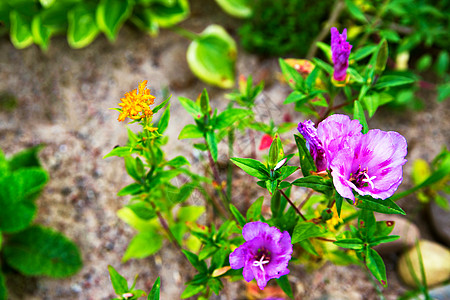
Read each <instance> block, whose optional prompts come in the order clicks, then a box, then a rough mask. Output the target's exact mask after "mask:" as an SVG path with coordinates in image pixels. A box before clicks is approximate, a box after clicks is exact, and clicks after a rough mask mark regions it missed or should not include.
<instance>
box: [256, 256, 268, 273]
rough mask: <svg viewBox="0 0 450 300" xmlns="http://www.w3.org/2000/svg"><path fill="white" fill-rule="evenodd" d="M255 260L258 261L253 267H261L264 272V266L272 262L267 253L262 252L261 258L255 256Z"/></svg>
mask: <svg viewBox="0 0 450 300" xmlns="http://www.w3.org/2000/svg"><path fill="white" fill-rule="evenodd" d="M258 252H259V251H258ZM255 258H256V260H255V261H254V262H253V266H254V267H259V268H260V269H261V271H262V272H264V265H265V264H268V263H269V262H270V256H268V255H267V253H266V251H262V254H261V256H258V255H255Z"/></svg>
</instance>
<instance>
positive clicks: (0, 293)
mask: <svg viewBox="0 0 450 300" xmlns="http://www.w3.org/2000/svg"><path fill="white" fill-rule="evenodd" d="M5 281H6V280H5V276H4V275H3V273H2V272H0V299H8V290H7V289H6V282H5Z"/></svg>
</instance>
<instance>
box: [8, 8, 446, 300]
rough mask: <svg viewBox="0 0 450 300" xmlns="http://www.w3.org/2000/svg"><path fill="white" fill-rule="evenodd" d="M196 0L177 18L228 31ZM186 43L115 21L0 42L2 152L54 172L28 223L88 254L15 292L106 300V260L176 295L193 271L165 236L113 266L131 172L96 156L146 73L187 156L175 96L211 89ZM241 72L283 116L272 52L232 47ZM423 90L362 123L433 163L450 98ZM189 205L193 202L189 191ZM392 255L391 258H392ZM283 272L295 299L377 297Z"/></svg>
mask: <svg viewBox="0 0 450 300" xmlns="http://www.w3.org/2000/svg"><path fill="white" fill-rule="evenodd" d="M194 2H195V1H194ZM196 3H197V4H194V7H193V16H192V18H191V19H190V20H189V21H188V22H185V24H184V25H185V26H186V27H188V28H191V29H193V30H194V31H197V32H200V31H201V30H203V29H204V27H205V26H206V24H209V23H212V22H213V21H214V22H216V23H219V24H223V25H224V26H225V27H226V28H227V29H228V30H230V32H232V33H234V32H235V28H236V24H235V20H233V19H231V18H229V17H227V16H226V15H224V14H223V13H222V12H220V11H218V12H217V13H216V14H213V15H208V16H206V15H204V14H202V11H201V10H200V9H199V7H200V5H199V4H198V2H196ZM211 5H212V4H209V6H211ZM212 8H213V9H217V8H215V7H212ZM210 9H211V7H210ZM188 43H189V42H188V41H186V40H185V39H183V38H181V37H179V36H177V35H175V34H174V33H171V32H169V31H165V30H163V31H162V32H161V34H160V36H159V37H157V38H151V37H149V36H146V35H144V34H143V33H141V32H138V31H137V30H135V29H134V28H132V27H130V26H125V27H124V28H122V30H121V32H120V34H119V38H118V40H117V41H116V43H114V44H110V43H109V42H108V41H107V40H106V39H105V38H104V37H103V36H101V37H99V38H97V39H96V41H95V42H94V43H93V44H92V45H90V46H89V47H87V48H85V49H81V50H73V49H70V48H69V46H68V45H67V42H66V41H65V39H64V37H55V38H52V41H51V46H50V49H49V51H48V53H46V54H43V53H42V52H41V51H40V50H39V49H38V48H37V47H36V46H32V47H29V48H27V49H25V50H16V49H14V47H13V46H12V45H11V43H10V42H9V40H8V39H7V38H6V37H3V38H2V39H0V53H1V54H0V92H8V93H11V94H13V95H14V96H15V97H16V98H17V101H18V107H17V108H16V109H15V110H13V111H12V112H7V111H0V147H1V148H2V149H3V151H4V152H5V153H6V154H12V153H15V152H17V151H20V150H22V149H24V148H27V147H29V146H32V145H37V144H40V143H43V144H45V145H46V147H45V148H44V149H43V150H42V152H41V155H40V157H41V160H42V163H43V165H44V167H45V168H46V169H47V170H48V172H49V174H50V178H51V179H50V181H49V183H48V185H47V186H46V188H45V190H44V192H43V194H42V196H41V197H40V198H39V200H38V204H39V214H38V217H37V219H36V222H37V223H40V224H43V225H45V226H50V227H53V228H55V229H57V230H59V231H62V232H64V233H65V234H66V235H67V236H69V237H70V238H71V239H73V240H74V241H75V242H76V243H77V244H78V245H79V247H80V249H81V252H82V257H83V261H84V267H83V269H82V270H81V271H80V272H79V273H78V274H77V275H75V276H73V277H71V278H68V279H64V280H54V279H49V278H25V277H23V276H21V275H19V274H11V275H10V276H8V288H9V289H10V298H11V299H110V298H113V297H114V292H113V289H112V286H111V284H110V281H109V276H108V271H107V266H108V265H109V264H111V265H113V266H114V267H116V269H117V270H118V271H119V272H120V273H121V274H123V275H124V276H125V277H126V278H127V279H129V280H130V281H131V280H132V278H134V275H135V274H139V278H140V279H139V280H138V284H137V286H138V287H139V288H142V289H144V290H150V288H151V286H152V285H153V282H154V280H155V279H156V278H157V276H161V279H162V292H161V299H178V298H179V295H180V294H181V292H182V291H183V289H184V287H183V283H184V282H185V281H186V280H188V279H189V278H190V277H191V276H192V275H193V274H194V270H193V269H192V268H191V267H190V266H188V265H187V264H186V263H185V261H184V259H182V258H180V256H179V253H177V252H176V251H175V250H174V249H172V248H171V247H170V245H169V243H168V242H167V241H165V244H164V245H165V247H164V248H163V249H162V250H161V251H160V252H159V253H158V254H157V255H155V256H153V257H150V258H148V259H142V260H130V261H129V262H127V263H125V264H121V263H120V261H121V257H122V255H123V253H124V251H125V249H126V247H127V245H128V242H129V241H130V239H131V238H132V236H133V235H134V231H133V229H132V228H130V227H129V226H128V225H126V224H125V223H123V222H122V221H121V220H120V219H119V218H118V217H117V216H116V211H117V210H118V209H120V208H121V207H123V205H124V204H126V203H127V200H128V199H127V198H126V197H122V198H120V197H117V196H116V194H117V191H118V190H119V189H120V188H121V187H123V186H125V185H126V184H128V183H130V179H129V177H128V175H127V174H126V172H125V169H124V167H123V162H122V160H121V159H119V158H108V159H102V157H103V156H104V155H105V154H106V153H108V152H109V151H110V150H111V149H112V148H113V147H114V146H116V145H124V144H125V143H126V140H127V136H126V127H125V125H124V124H123V123H119V122H117V121H116V119H117V112H115V111H112V110H109V108H111V107H115V106H116V105H117V103H118V102H119V99H120V97H121V96H122V95H123V94H124V93H125V92H127V91H129V90H131V89H133V88H135V87H136V85H137V83H138V82H139V81H142V80H144V79H147V80H148V81H149V86H150V88H151V89H152V94H154V95H155V96H156V97H157V99H160V100H161V97H162V90H163V88H168V89H169V92H170V93H171V94H172V101H171V105H172V107H171V114H172V118H171V122H170V124H169V129H168V132H167V133H168V135H169V136H170V143H169V145H168V146H167V148H166V152H167V155H168V157H169V158H170V157H175V156H177V155H179V154H181V153H184V154H185V155H186V156H187V157H188V158H190V159H193V154H192V153H186V150H185V149H189V147H188V146H187V145H188V144H189V141H178V140H177V136H178V133H179V131H180V130H181V128H182V127H183V126H184V125H185V124H188V123H191V122H192V121H191V119H190V117H189V116H188V115H187V114H186V113H185V112H184V110H183V109H182V107H181V105H180V104H179V102H178V101H177V97H178V96H184V97H188V98H191V99H192V98H195V97H196V96H197V94H198V93H199V92H201V90H202V89H203V88H204V87H207V86H206V85H205V84H204V83H202V82H200V81H199V80H197V79H196V78H195V77H194V76H193V75H192V74H191V73H190V71H189V69H188V67H187V64H186V60H185V51H186V49H187V46H188ZM237 71H238V73H243V74H244V75H249V74H254V76H256V77H257V78H263V79H265V80H266V81H267V82H268V83H269V84H268V86H269V87H268V89H267V90H266V91H265V93H264V97H262V99H260V100H259V102H258V115H259V117H260V118H261V120H264V119H266V118H267V117H268V116H269V115H271V116H272V117H274V118H275V119H276V120H280V119H281V117H282V115H283V114H284V113H285V112H286V111H289V109H290V108H282V107H281V103H282V102H283V100H284V98H285V97H286V95H287V92H288V89H286V88H285V87H282V86H280V85H279V84H278V83H276V82H275V83H274V84H271V83H272V82H274V78H275V77H276V75H275V72H278V67H277V60H276V59H261V58H258V57H255V56H253V55H250V54H246V53H244V52H243V51H240V53H239V59H238V64H237ZM207 88H208V91H209V93H210V95H211V98H212V101H213V106H215V107H218V108H219V109H220V108H222V107H224V105H225V104H226V101H225V98H224V97H223V94H224V91H221V90H218V89H216V88H211V87H207ZM424 96H425V97H426V99H425V109H424V110H423V111H421V112H420V113H412V112H410V111H403V112H397V113H395V112H391V111H389V110H388V109H382V110H381V111H380V112H378V113H377V114H376V117H375V118H374V119H373V120H371V121H370V122H369V126H370V127H371V128H380V129H383V130H395V131H398V132H400V133H401V134H403V135H404V136H405V137H406V139H407V140H408V144H409V154H408V157H407V158H408V160H409V162H412V161H413V160H414V159H415V158H423V159H426V160H428V161H430V160H431V159H432V158H433V157H434V156H435V155H436V154H437V153H438V152H439V150H440V147H441V145H443V144H446V145H447V146H448V145H449V141H450V138H449V128H450V126H449V119H450V118H449V117H450V116H449V107H448V101H447V103H442V104H438V103H436V100H435V95H433V94H431V95H430V94H424ZM292 117H293V120H295V121H300V120H303V117H301V116H299V115H296V114H292ZM240 149H241V150H240V153H238V154H239V155H241V156H245V155H247V154H248V153H247V152H248V150H247V149H246V148H245V147H240ZM410 171H411V164H409V163H408V164H407V165H406V166H405V173H406V175H405V178H406V179H405V184H404V186H402V188H405V187H406V186H408V184H409V183H408V182H409V181H408V179H407V178H408V174H409V173H410ZM189 201H192V202H198V201H200V200H199V199H195V197H194V199H190V200H189ZM412 201H414V199H413V198H407V199H405V200H402V201H401V202H400V203H399V204H400V206H402V205H405V206H406V207H409V206H411V204H408V202H409V203H411V202H412ZM419 223H420V221H419ZM422 223H426V222H425V221H423V222H422ZM424 231H425V235H427V234H428V235H429V233H427V230H426V229H424ZM390 260H392V261H395V255H394V256H393V257H390V258H388V261H390ZM393 268H394V264H393V263H391V264H388V272H389V276H390V278H389V283H390V287H389V288H388V289H386V290H385V291H384V294H385V296H386V297H387V298H388V299H395V298H396V297H397V296H398V295H399V294H401V293H402V292H404V291H405V287H403V286H402V285H401V283H399V281H398V279H397V278H396V275H395V272H393ZM291 274H292V275H293V276H291V277H290V279H291V281H292V283H293V285H294V286H295V288H296V290H297V295H298V299H375V298H377V297H376V295H375V290H374V288H373V286H372V284H371V283H370V282H369V281H368V279H367V277H366V275H365V273H364V272H363V271H362V270H360V269H359V268H358V267H355V266H353V267H337V266H333V265H328V264H327V265H325V266H323V267H322V268H320V269H319V270H316V271H314V272H307V271H306V270H305V268H304V267H302V266H294V267H293V270H292V271H291ZM225 290H226V292H225V293H224V294H223V296H221V297H220V298H219V297H217V299H244V298H245V297H244V296H243V295H244V294H243V291H244V286H243V285H242V284H240V283H232V284H229V283H226V284H225Z"/></svg>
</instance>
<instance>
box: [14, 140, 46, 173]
mask: <svg viewBox="0 0 450 300" xmlns="http://www.w3.org/2000/svg"><path fill="white" fill-rule="evenodd" d="M42 148H43V146H42V145H38V146H34V147H31V148H27V149H25V150H23V151H20V152H18V153H15V154H14V155H13V156H12V157H11V158H10V159H9V160H8V164H9V170H10V171H11V172H13V171H16V170H19V169H22V168H29V167H40V166H41V163H40V162H39V158H38V153H39V151H41V149H42Z"/></svg>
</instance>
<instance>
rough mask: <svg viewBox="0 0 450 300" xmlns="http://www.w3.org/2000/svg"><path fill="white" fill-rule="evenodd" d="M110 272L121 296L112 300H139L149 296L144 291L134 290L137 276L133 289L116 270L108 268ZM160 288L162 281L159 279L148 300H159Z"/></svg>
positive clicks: (115, 287)
mask: <svg viewBox="0 0 450 300" xmlns="http://www.w3.org/2000/svg"><path fill="white" fill-rule="evenodd" d="M108 271H109V276H110V279H111V283H112V286H113V288H114V291H115V292H116V294H117V295H118V296H119V297H117V298H114V299H112V300H135V299H139V298H140V297H143V296H147V294H146V293H145V292H144V291H143V290H137V289H135V288H134V287H135V286H136V281H137V278H138V276H137V275H136V277H135V278H134V281H133V284H132V285H131V287H128V283H127V280H126V279H125V278H124V277H123V276H122V275H120V274H119V273H118V272H117V271H116V269H114V267H112V266H108ZM160 288H161V279H160V278H159V277H158V278H157V279H156V281H155V283H154V284H153V287H152V289H151V290H150V292H149V293H148V297H147V300H159V294H160Z"/></svg>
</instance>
